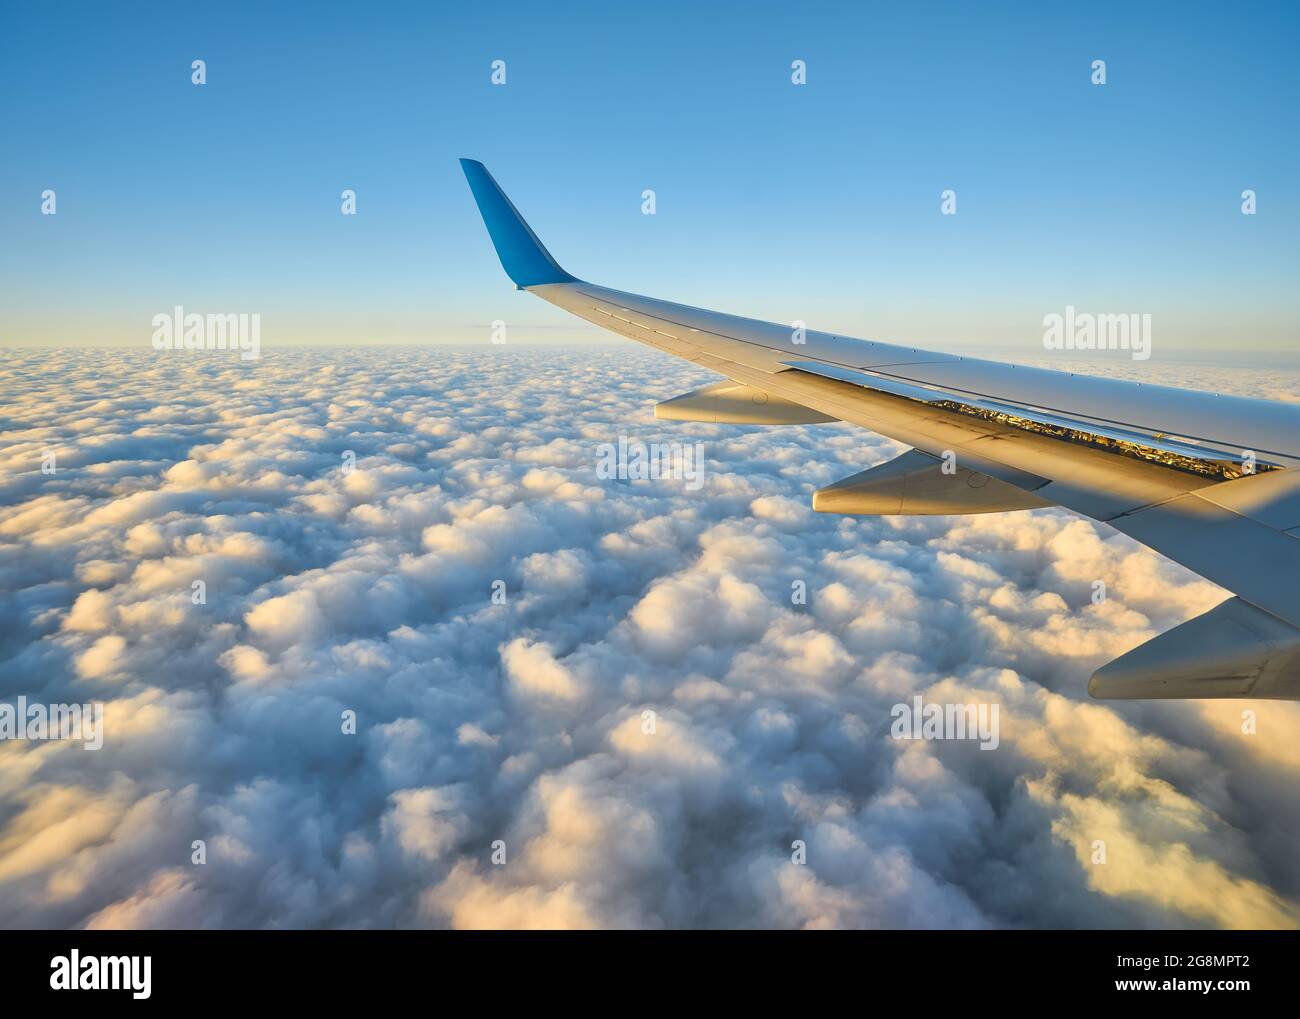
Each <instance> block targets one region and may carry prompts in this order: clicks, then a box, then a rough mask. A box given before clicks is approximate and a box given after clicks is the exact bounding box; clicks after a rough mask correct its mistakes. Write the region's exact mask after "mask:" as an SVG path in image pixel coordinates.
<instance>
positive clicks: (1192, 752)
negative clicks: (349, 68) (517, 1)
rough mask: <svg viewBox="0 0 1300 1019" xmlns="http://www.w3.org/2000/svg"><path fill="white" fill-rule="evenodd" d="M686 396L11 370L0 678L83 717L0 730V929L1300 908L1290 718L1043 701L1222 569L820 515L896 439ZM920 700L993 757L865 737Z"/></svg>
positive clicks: (454, 357)
mask: <svg viewBox="0 0 1300 1019" xmlns="http://www.w3.org/2000/svg"><path fill="white" fill-rule="evenodd" d="M1083 370H1092V371H1095V370H1096V366H1095V365H1089V366H1084V368H1083ZM713 378H714V377H713V376H711V375H708V374H707V373H703V372H701V371H699V370H698V369H696V368H694V367H692V366H690V365H683V364H681V363H680V362H674V361H671V360H669V359H668V358H665V357H662V356H660V355H657V354H654V353H651V352H646V351H642V350H639V349H634V348H631V347H628V348H616V349H603V348H586V349H582V350H563V349H559V350H557V349H553V348H552V349H545V348H542V349H536V348H535V349H524V350H516V349H496V348H491V349H487V350H475V351H466V350H454V349H447V348H438V349H429V350H413V349H394V350H376V349H369V350H357V351H337V350H334V351H313V350H278V351H270V352H267V353H265V354H264V356H263V359H262V361H260V362H257V363H235V362H234V361H233V360H231V359H224V358H223V355H220V354H215V353H213V354H207V355H198V356H196V355H185V354H183V353H177V354H174V355H172V356H171V357H170V358H161V359H160V358H158V357H157V356H156V355H155V354H154V353H153V352H152V351H149V352H139V353H137V352H119V351H113V352H107V351H80V352H75V353H73V352H48V351H30V352H22V353H16V354H14V353H11V354H10V355H9V357H8V358H7V360H6V361H5V362H4V364H3V366H2V367H0V392H3V393H4V396H5V409H4V414H3V418H4V420H3V432H4V437H3V443H2V444H0V471H2V472H3V495H2V503H3V504H2V505H0V542H2V544H0V577H2V578H3V582H0V599H2V602H0V698H3V699H5V700H12V699H13V698H15V697H16V696H17V695H19V694H25V695H27V696H28V697H29V698H32V699H38V700H42V701H45V702H51V703H53V702H87V701H102V702H104V704H105V734H104V747H103V749H102V750H99V751H93V752H92V751H86V750H83V749H82V748H81V747H80V746H78V745H76V744H73V743H67V742H63V743H60V742H43V743H42V742H17V741H6V742H0V925H3V926H8V927H28V926H52V927H65V926H68V927H79V926H86V927H123V926H127V927H136V926H151V927H153V926H156V927H249V926H251V927H300V926H311V927H314V926H327V927H381V926H384V927H386V926H457V927H480V926H510V927H539V926H540V927H554V926H563V927H610V926H617V927H695V926H704V927H750V926H775V927H845V926H862V927H949V926H956V927H1002V926H1052V927H1062V926H1065V927H1068V926H1132V925H1136V926H1157V927H1159V926H1179V927H1182V926H1267V927H1281V926H1295V925H1296V924H1297V923H1298V922H1300V905H1298V904H1300V862H1298V859H1297V856H1296V853H1295V845H1296V840H1297V838H1298V837H1300V793H1297V792H1296V790H1297V788H1300V785H1298V784H1297V778H1298V777H1300V753H1297V751H1296V749H1295V748H1296V741H1295V740H1294V738H1293V734H1294V733H1295V732H1296V731H1297V726H1298V725H1300V709H1297V707H1296V706H1295V705H1291V704H1276V703H1269V702H1261V703H1256V704H1247V703H1245V702H1217V703H1216V702H1202V703H1159V702H1152V703H1131V704H1120V705H1109V704H1099V703H1094V702H1090V701H1089V700H1088V698H1087V696H1086V693H1085V690H1084V688H1085V685H1086V680H1087V677H1088V675H1089V673H1090V672H1091V670H1092V669H1094V668H1095V667H1096V666H1097V665H1099V664H1100V663H1102V662H1104V661H1107V660H1109V659H1110V658H1112V657H1114V656H1116V655H1118V654H1120V653H1122V652H1124V651H1125V650H1127V649H1128V648H1130V647H1132V646H1134V645H1136V644H1138V643H1140V642H1141V641H1143V640H1145V639H1147V638H1148V637H1150V636H1152V635H1154V634H1155V633H1157V632H1160V631H1162V630H1164V629H1167V628H1168V627H1170V626H1173V625H1175V624H1176V623H1178V622H1180V621H1182V620H1183V619H1185V618H1187V617H1189V616H1191V615H1194V614H1196V613H1198V612H1200V611H1204V610H1205V609H1207V608H1209V607H1211V606H1212V605H1214V604H1215V603H1216V602H1217V601H1219V600H1220V599H1222V598H1223V597H1224V592H1223V591H1222V590H1220V589H1219V588H1216V587H1215V586H1213V585H1212V584H1209V583H1208V582H1206V581H1204V580H1201V579H1199V578H1197V577H1195V576H1194V575H1192V574H1190V573H1188V572H1187V571H1185V570H1183V569H1181V568H1179V567H1177V566H1175V565H1173V564H1171V563H1169V562H1167V561H1165V560H1163V559H1161V558H1160V557H1159V556H1158V555H1156V554H1155V553H1152V552H1150V551H1148V550H1146V549H1144V548H1142V547H1141V546H1139V545H1137V544H1136V543H1134V542H1132V541H1131V540H1129V539H1127V538H1124V537H1123V536H1121V535H1117V534H1115V533H1114V532H1113V531H1111V530H1110V529H1109V528H1107V527H1105V526H1104V525H1100V524H1095V523H1092V522H1089V521H1085V520H1081V519H1079V518H1077V517H1074V516H1072V515H1070V514H1069V513H1066V512H1064V511H1055V510H1043V511H1035V512H1032V513H1018V514H1008V515H991V516H977V517H969V518H928V519H927V518H915V519H898V518H886V519H859V518H849V517H835V516H824V515H819V514H814V513H812V512H811V511H810V509H809V496H810V494H811V492H812V491H813V489H815V488H817V487H820V486H822V485H825V484H827V483H829V482H831V481H834V480H837V479H838V478H840V477H843V476H845V475H847V474H850V473H853V472H856V471H858V470H861V469H863V468H864V467H866V466H869V465H870V464H872V463H875V462H878V461H880V460H882V459H885V458H887V457H889V456H891V455H894V454H895V453H896V452H898V451H900V447H898V446H896V445H895V444H894V443H892V442H890V441H888V440H886V439H883V438H880V437H878V436H874V435H871V434H869V433H866V432H863V431H860V430H856V429H853V428H850V427H848V426H843V425H836V426H816V427H796V428H782V429H759V428H737V427H714V426H706V425H692V424H680V423H671V422H659V421H656V420H655V419H654V417H653V414H652V412H651V407H652V405H653V403H654V402H655V401H656V400H660V399H665V398H667V397H670V396H673V395H676V394H678V393H680V392H683V391H685V390H687V389H690V388H692V387H694V386H697V385H700V384H702V383H705V382H707V381H712V380H713ZM1165 381H1171V382H1173V383H1174V384H1185V385H1202V386H1205V387H1207V388H1217V389H1220V390H1222V389H1225V388H1229V387H1230V386H1235V387H1236V388H1237V389H1239V390H1240V391H1243V392H1253V391H1254V390H1255V388H1256V387H1257V386H1258V384H1259V382H1260V380H1259V379H1257V378H1253V377H1251V376H1250V375H1249V374H1248V373H1237V374H1236V375H1234V376H1231V377H1229V378H1228V381H1227V383H1226V384H1225V375H1224V373H1223V372H1221V371H1216V372H1215V373H1214V376H1213V380H1212V381H1211V380H1210V376H1209V375H1208V374H1198V370H1197V369H1195V368H1192V367H1183V368H1180V369H1178V370H1177V372H1172V373H1170V375H1169V377H1168V378H1167V379H1166V380H1165ZM1295 383H1296V379H1294V378H1287V379H1285V380H1282V381H1279V378H1278V376H1277V375H1276V374H1272V375H1270V376H1269V378H1268V385H1269V386H1270V387H1271V390H1272V391H1273V395H1276V396H1285V397H1288V398H1294V396H1295V392H1296V384H1295ZM620 435H625V436H628V437H629V439H630V440H631V441H634V442H636V441H641V442H656V441H659V442H685V441H690V442H703V443H704V444H705V446H704V448H705V453H706V458H707V473H706V476H705V482H704V485H703V486H702V488H700V489H699V490H698V491H691V490H689V489H688V487H687V486H686V485H685V484H683V483H682V482H675V481H662V480H661V481H632V482H619V481H607V480H602V479H601V478H599V477H598V476H597V471H596V464H597V454H596V447H597V446H598V445H599V444H601V443H606V442H617V441H618V439H619V436H620ZM49 451H53V453H54V463H55V466H56V468H57V469H56V472H55V473H54V474H53V475H49V474H43V473H42V471H41V465H42V459H43V457H45V455H46V453H47V452H49ZM353 462H354V463H355V467H354V468H352V469H349V468H350V466H351V464H352V463H353ZM1096 580H1104V581H1105V583H1106V586H1107V591H1108V595H1109V597H1108V598H1107V600H1106V601H1105V602H1104V603H1103V604H1100V605H1095V604H1093V602H1092V591H1093V583H1094V581H1096ZM196 584H199V585H201V587H199V588H196V586H195V585H196ZM800 586H802V588H803V589H804V590H806V592H807V597H806V604H798V603H797V600H795V599H792V594H793V593H794V592H795V591H796V590H797V589H798V588H799V587H800ZM196 590H201V591H202V592H203V594H204V595H205V598H206V601H205V602H203V603H200V604H196V603H195V592H196ZM494 593H495V594H496V597H495V598H494ZM916 694H921V695H923V696H924V697H925V698H926V699H927V700H930V701H959V702H963V701H981V702H996V703H997V704H999V706H1000V720H1001V739H1000V745H999V747H998V748H997V749H996V750H992V751H982V750H980V749H979V748H978V746H977V745H976V744H974V743H968V742H967V743H960V742H933V741H900V740H895V739H893V738H891V736H890V723H891V715H890V712H891V708H892V706H893V705H894V704H896V703H899V702H910V700H911V698H912V697H913V696H914V695H916ZM1245 707H1251V708H1253V709H1254V710H1255V711H1256V712H1257V715H1258V732H1257V734H1255V735H1251V736H1247V735H1243V734H1242V732H1241V710H1242V709H1243V708H1245ZM349 712H353V713H355V718H356V732H355V734H353V733H350V732H345V731H344V729H345V728H346V724H345V717H347V713H349ZM651 713H652V714H651ZM651 723H653V724H651ZM196 840H202V841H203V843H204V844H205V846H206V862H205V863H202V864H196V863H194V862H193V861H192V856H193V849H192V846H193V843H194V842H195V841H196ZM796 842H801V843H803V845H804V846H805V852H806V863H804V864H803V865H798V864H796V863H794V862H793V861H792V853H793V852H794V849H793V848H792V847H793V846H794V844H795V843H796ZM1097 842H1104V844H1105V851H1106V862H1105V863H1104V864H1100V863H1095V862H1093V860H1094V856H1095V853H1096V849H1095V843H1097ZM494 844H496V848H495V849H494ZM494 855H495V856H496V858H497V860H500V859H501V858H502V856H504V863H501V862H494Z"/></svg>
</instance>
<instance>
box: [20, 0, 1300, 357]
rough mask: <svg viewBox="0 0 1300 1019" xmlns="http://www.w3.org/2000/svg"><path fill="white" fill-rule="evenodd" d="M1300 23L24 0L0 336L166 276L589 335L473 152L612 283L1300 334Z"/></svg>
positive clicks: (233, 307) (423, 335)
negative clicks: (202, 68) (476, 185)
mask: <svg viewBox="0 0 1300 1019" xmlns="http://www.w3.org/2000/svg"><path fill="white" fill-rule="evenodd" d="M1298 28H1300V14H1297V10H1296V8H1295V7H1294V5H1284V4H1277V5H1250V6H1248V7H1247V8H1245V9H1242V8H1241V7H1238V6H1235V5H1227V4H1222V5H1211V4H1187V3H1178V4H1173V3H1169V4H1141V5H1131V4H1114V5H1109V4H1089V5H1086V9H1085V7H1084V5H1076V6H1071V7H1070V8H1058V9H1054V10H1045V9H1044V8H1042V7H1041V6H1039V5H1034V4H1023V5H1020V4H1003V5H991V4H990V5H983V4H981V5H975V4H907V5H896V4H890V5H876V4H861V5H859V4H852V5H849V4H843V5H840V4H799V5H793V4H777V3H744V4H741V3H734V4H733V3H726V4H707V5H705V4H698V3H683V4H677V3H663V4H658V5H654V6H640V5H638V6H628V5H616V4H605V3H599V4H597V3H592V4H558V5H534V4H517V5H515V4H508V3H499V4H492V5H486V6H485V5H441V4H440V5H428V4H383V5H376V6H374V7H371V8H367V9H365V10H361V9H359V8H357V7H356V6H355V5H344V4H333V5H331V4H312V5H306V4H304V5H301V6H298V7H295V6H293V5H288V4H283V5H279V4H277V5H262V4H221V5H171V4H132V3H123V4H114V5H99V4H59V3H52V4H41V5H31V4H21V5H20V4H16V3H9V2H6V3H5V4H4V7H3V14H2V15H0V122H3V123H4V124H5V125H6V126H5V130H4V133H5V137H6V143H5V146H4V149H5V157H4V159H3V160H0V233H2V234H3V236H4V238H5V243H4V244H3V245H2V246H0V280H2V282H0V296H2V297H3V300H2V301H0V343H3V344H5V345H12V344H27V343H37V344H48V343H69V344H82V343H84V344H96V343H114V344H129V345H137V344H138V345H143V344H145V343H147V342H148V337H149V333H150V328H151V327H150V323H149V320H150V318H151V317H152V316H153V315H154V314H155V313H157V312H160V311H164V310H166V309H169V308H171V307H172V306H173V305H175V304H182V305H185V306H186V308H187V309H188V310H197V311H248V312H254V311H256V312H260V313H261V314H262V320H263V342H264V343H265V344H267V345H274V344H277V343H314V342H319V343H372V342H409V343H429V342H471V343H474V342H483V341H485V338H486V335H487V328H488V323H490V322H491V321H492V320H493V319H498V318H500V319H505V320H506V321H507V322H509V323H511V324H512V325H513V326H515V327H516V328H515V330H514V331H513V332H512V335H513V336H515V337H516V338H520V339H526V340H537V339H551V340H556V341H571V340H575V339H590V340H595V339H599V338H601V336H602V334H599V333H598V332H596V331H595V330H593V329H591V328H589V327H586V326H584V325H582V324H581V323H577V324H575V323H573V322H572V320H570V319H568V318H567V317H566V316H564V315H563V314H562V313H561V312H558V311H557V310H555V309H552V308H549V307H547V306H544V305H543V304H542V303H541V302H537V301H535V300H531V299H529V298H527V297H526V296H523V295H518V294H516V293H514V292H513V290H512V288H511V286H510V284H509V283H508V281H507V280H506V279H505V277H504V276H503V275H502V273H501V271H500V269H499V267H498V265H497V263H496V261H495V258H494V257H493V255H492V252H491V249H490V246H489V244H488V241H487V238H486V236H485V235H484V233H483V230H482V227H481V224H480V222H479V220H478V216H477V213H476V212H475V209H474V206H473V203H472V201H471V200H470V196H469V193H468V189H467V188H466V186H465V182H464V180H463V178H462V176H461V174H460V170H459V167H458V166H457V163H456V158H457V157H458V156H466V155H467V156H473V157H476V158H479V159H482V160H483V161H484V162H485V163H486V164H487V165H488V167H489V168H490V169H491V170H492V171H493V173H494V174H495V175H496V177H497V178H498V180H499V181H500V182H501V184H502V186H503V187H505V189H506V190H507V192H508V193H509V194H510V195H511V197H512V198H513V199H514V201H515V202H516V204H517V205H518V206H519V207H520V209H521V210H522V211H523V213H524V214H525V216H527V217H528V219H529V220H530V222H531V223H532V225H533V227H534V228H535V229H536V231H537V232H538V233H539V234H540V235H541V237H542V238H543V239H544V240H545V242H546V243H547V245H548V246H549V247H550V249H551V250H552V252H553V253H554V254H555V255H556V257H557V258H558V260H559V261H560V262H561V264H563V265H564V266H565V267H566V268H567V269H569V270H570V271H572V272H574V273H575V274H576V275H578V276H581V277H584V278H587V279H592V280H594V281H596V282H600V283H603V284H606V285H610V286H614V287H619V288H622V289H628V290H633V291H637V292H641V293H648V294H651V295H654V296H658V297H664V298H669V299H675V300H681V301H684V302H686V303H691V304H699V305H703V306H705V307H712V308H716V309H718V310H723V311H733V312H738V313H742V314H750V315H754V316H757V317H762V318H770V319H774V320H780V321H789V320H792V319H795V318H800V319H804V320H806V321H807V322H808V323H809V324H810V325H812V326H815V327H822V328H829V329H836V330H840V331H844V332H850V333H853V334H856V335H861V336H867V337H871V338H880V339H889V340H899V341H907V342H914V343H923V344H926V345H929V346H934V347H940V348H942V347H948V348H954V349H955V348H960V347H963V346H971V345H984V346H987V345H990V344H1000V345H1001V344H1005V345H1007V346H1011V347H1016V346H1017V345H1019V346H1023V347H1024V348H1025V351H1026V353H1027V354H1030V353H1033V352H1034V348H1037V351H1038V352H1039V353H1041V343H1040V340H1041V335H1042V325H1041V322H1042V317H1043V315H1045V314H1047V313H1049V312H1053V311H1059V310H1060V309H1061V308H1063V306H1064V305H1066V304H1074V305H1076V306H1077V307H1080V308H1089V309H1095V310H1099V311H1102V310H1104V311H1141V312H1150V313H1151V314H1152V315H1153V319H1154V323H1155V326H1154V329H1155V342H1156V344H1157V345H1158V349H1161V350H1164V351H1173V350H1176V349H1180V348H1191V349H1216V350H1219V351H1231V350H1256V349H1272V350H1275V351H1277V350H1285V349H1288V348H1292V347H1294V346H1295V340H1296V335H1297V323H1300V298H1298V297H1297V288H1296V286H1295V282H1296V279H1297V269H1300V255H1298V254H1297V245H1296V243H1295V238H1296V234H1297V230H1296V227H1297V220H1298V219H1300V206H1298V204H1297V197H1296V187H1295V183H1296V176H1297V170H1298V169H1300V166H1298V163H1300V159H1298V151H1297V141H1296V133H1295V130H1294V128H1295V124H1296V123H1297V122H1298V120H1300V118H1298V117H1297V114H1298V113H1300V109H1298V108H1297V107H1300V70H1297V66H1296V62H1295V60H1294V53H1295V49H1296V44H1297V41H1298V38H1300V32H1298V31H1297V29H1298ZM196 58H201V59H203V60H205V61H206V62H207V69H208V83H207V84H206V85H204V86H201V87H199V86H195V85H193V84H191V82H190V62H191V61H192V60H194V59H196ZM796 58H797V59H803V60H805V61H806V62H807V67H808V84H807V85H805V86H794V85H792V84H791V82H790V63H791V61H792V60H794V59H796ZM495 59H502V60H505V61H506V66H507V84H506V85H505V86H493V85H492V84H491V82H490V80H489V74H490V64H491V62H492V61H493V60H495ZM1094 59H1103V60H1105V61H1106V63H1107V77H1108V81H1107V84H1106V85H1104V86H1094V85H1092V84H1091V83H1090V80H1089V76H1090V64H1091V62H1092V61H1093V60H1094ZM45 188H53V189H55V190H56V192H57V194H58V214H57V215H56V216H53V217H50V216H42V215H41V214H40V194H41V191H42V190H43V189H45ZM344 188H353V189H355V190H356V192H357V196H358V210H359V214H358V215H357V216H355V217H345V216H342V215H341V214H340V212H339V202H340V198H339V194H340V192H341V191H342V190H343V189H344ZM646 188H652V189H654V190H655V192H656V194H657V214H656V215H654V216H645V215H642V213H641V192H642V191H643V190H644V189H646ZM945 188H952V189H954V190H955V191H956V192H957V201H958V212H957V215H956V216H942V215H940V213H939V195H940V192H941V191H942V190H943V189H945ZM1245 188H1252V189H1255V190H1256V191H1257V192H1258V195H1259V199H1258V200H1259V213H1258V215H1256V216H1253V217H1248V216H1243V215H1242V214H1241V211H1240V204H1241V199H1240V194H1241V191H1242V190H1243V189H1245Z"/></svg>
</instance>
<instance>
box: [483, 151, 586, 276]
mask: <svg viewBox="0 0 1300 1019" xmlns="http://www.w3.org/2000/svg"><path fill="white" fill-rule="evenodd" d="M460 168H461V169H462V170H464V171H465V179H466V180H468V181H469V189H470V190H471V191H472V192H474V201H476V202H478V211H479V213H480V214H481V215H482V216H483V224H484V225H485V226H486V227H487V231H488V236H489V237H491V238H492V245H493V247H495V248H496V249H497V258H499V259H501V268H503V269H504V270H505V271H506V275H507V276H509V277H510V278H511V279H512V280H514V281H515V286H517V287H519V288H520V289H521V290H522V289H524V288H525V287H536V286H541V285H542V284H544V283H573V282H575V277H573V276H570V275H569V274H568V273H567V272H565V271H564V270H563V269H561V268H560V266H559V264H558V263H557V262H556V261H555V259H553V258H552V257H551V253H550V252H549V251H547V250H546V248H545V247H543V246H542V242H541V241H539V240H538V239H537V235H536V234H535V233H533V231H532V229H531V228H530V227H529V226H528V224H527V223H525V222H524V217H523V216H521V215H519V210H518V209H516V208H515V207H514V204H513V203H512V202H511V201H510V199H509V198H507V197H506V193H505V192H504V191H502V190H501V185H500V184H498V183H497V182H496V180H494V179H493V177H492V174H490V173H488V170H487V167H486V166H484V165H483V164H482V163H480V162H479V161H478V160H476V159H462V160H461V161H460Z"/></svg>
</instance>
